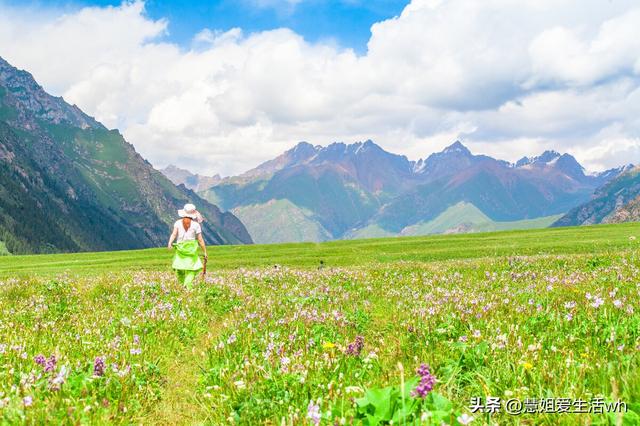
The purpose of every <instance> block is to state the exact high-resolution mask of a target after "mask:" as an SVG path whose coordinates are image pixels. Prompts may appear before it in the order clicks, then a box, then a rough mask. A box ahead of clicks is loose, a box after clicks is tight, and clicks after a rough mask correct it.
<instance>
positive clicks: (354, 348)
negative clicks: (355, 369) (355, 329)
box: [347, 336, 364, 356]
mask: <svg viewBox="0 0 640 426" xmlns="http://www.w3.org/2000/svg"><path fill="white" fill-rule="evenodd" d="M363 348H364V337H362V336H356V340H355V341H354V342H353V343H349V345H348V346H347V355H352V356H360V352H362V349H363Z"/></svg>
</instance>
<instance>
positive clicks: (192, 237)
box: [167, 204, 208, 289]
mask: <svg viewBox="0 0 640 426" xmlns="http://www.w3.org/2000/svg"><path fill="white" fill-rule="evenodd" d="M178 216H180V219H178V220H177V221H176V223H174V224H173V232H171V236H170V237H169V243H168V244H167V248H168V249H169V250H172V249H173V248H174V247H175V254H174V255H173V265H172V266H173V269H174V270H175V271H176V275H177V277H178V282H179V283H180V284H182V285H184V286H185V287H187V288H188V289H191V288H192V287H193V283H194V281H195V279H196V277H197V275H198V272H200V271H201V270H202V268H203V267H204V265H203V264H202V261H201V260H200V257H199V256H198V245H199V246H200V249H201V250H202V253H203V254H204V264H205V265H206V263H207V259H208V256H207V246H206V245H205V244H204V239H203V238H202V226H200V224H201V223H202V221H203V218H202V215H201V214H200V213H199V212H198V211H197V210H196V206H194V205H193V204H185V206H184V208H183V209H182V210H178ZM174 241H175V242H176V244H174Z"/></svg>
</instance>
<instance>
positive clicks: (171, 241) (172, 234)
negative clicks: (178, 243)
mask: <svg viewBox="0 0 640 426" xmlns="http://www.w3.org/2000/svg"><path fill="white" fill-rule="evenodd" d="M177 236H178V229H177V228H173V232H172V233H171V236H170V237H169V242H168V243H167V248H168V249H169V250H171V249H172V248H173V242H174V241H175V239H176V237H177Z"/></svg>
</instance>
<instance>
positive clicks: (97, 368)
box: [93, 356, 105, 377]
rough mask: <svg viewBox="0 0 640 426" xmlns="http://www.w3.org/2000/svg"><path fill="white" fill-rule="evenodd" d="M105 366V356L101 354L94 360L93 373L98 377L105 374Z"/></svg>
mask: <svg viewBox="0 0 640 426" xmlns="http://www.w3.org/2000/svg"><path fill="white" fill-rule="evenodd" d="M104 368H105V365H104V358H102V357H100V356H98V357H96V359H95V360H94V361H93V375H94V376H96V377H102V376H104Z"/></svg>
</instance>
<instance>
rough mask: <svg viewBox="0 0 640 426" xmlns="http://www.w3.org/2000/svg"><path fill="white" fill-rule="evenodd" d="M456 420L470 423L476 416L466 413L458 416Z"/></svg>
mask: <svg viewBox="0 0 640 426" xmlns="http://www.w3.org/2000/svg"><path fill="white" fill-rule="evenodd" d="M456 420H457V421H458V423H460V424H461V425H468V424H469V423H471V422H472V421H473V420H474V417H473V416H470V415H468V414H467V413H464V414H462V415H460V416H458V418H456Z"/></svg>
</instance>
